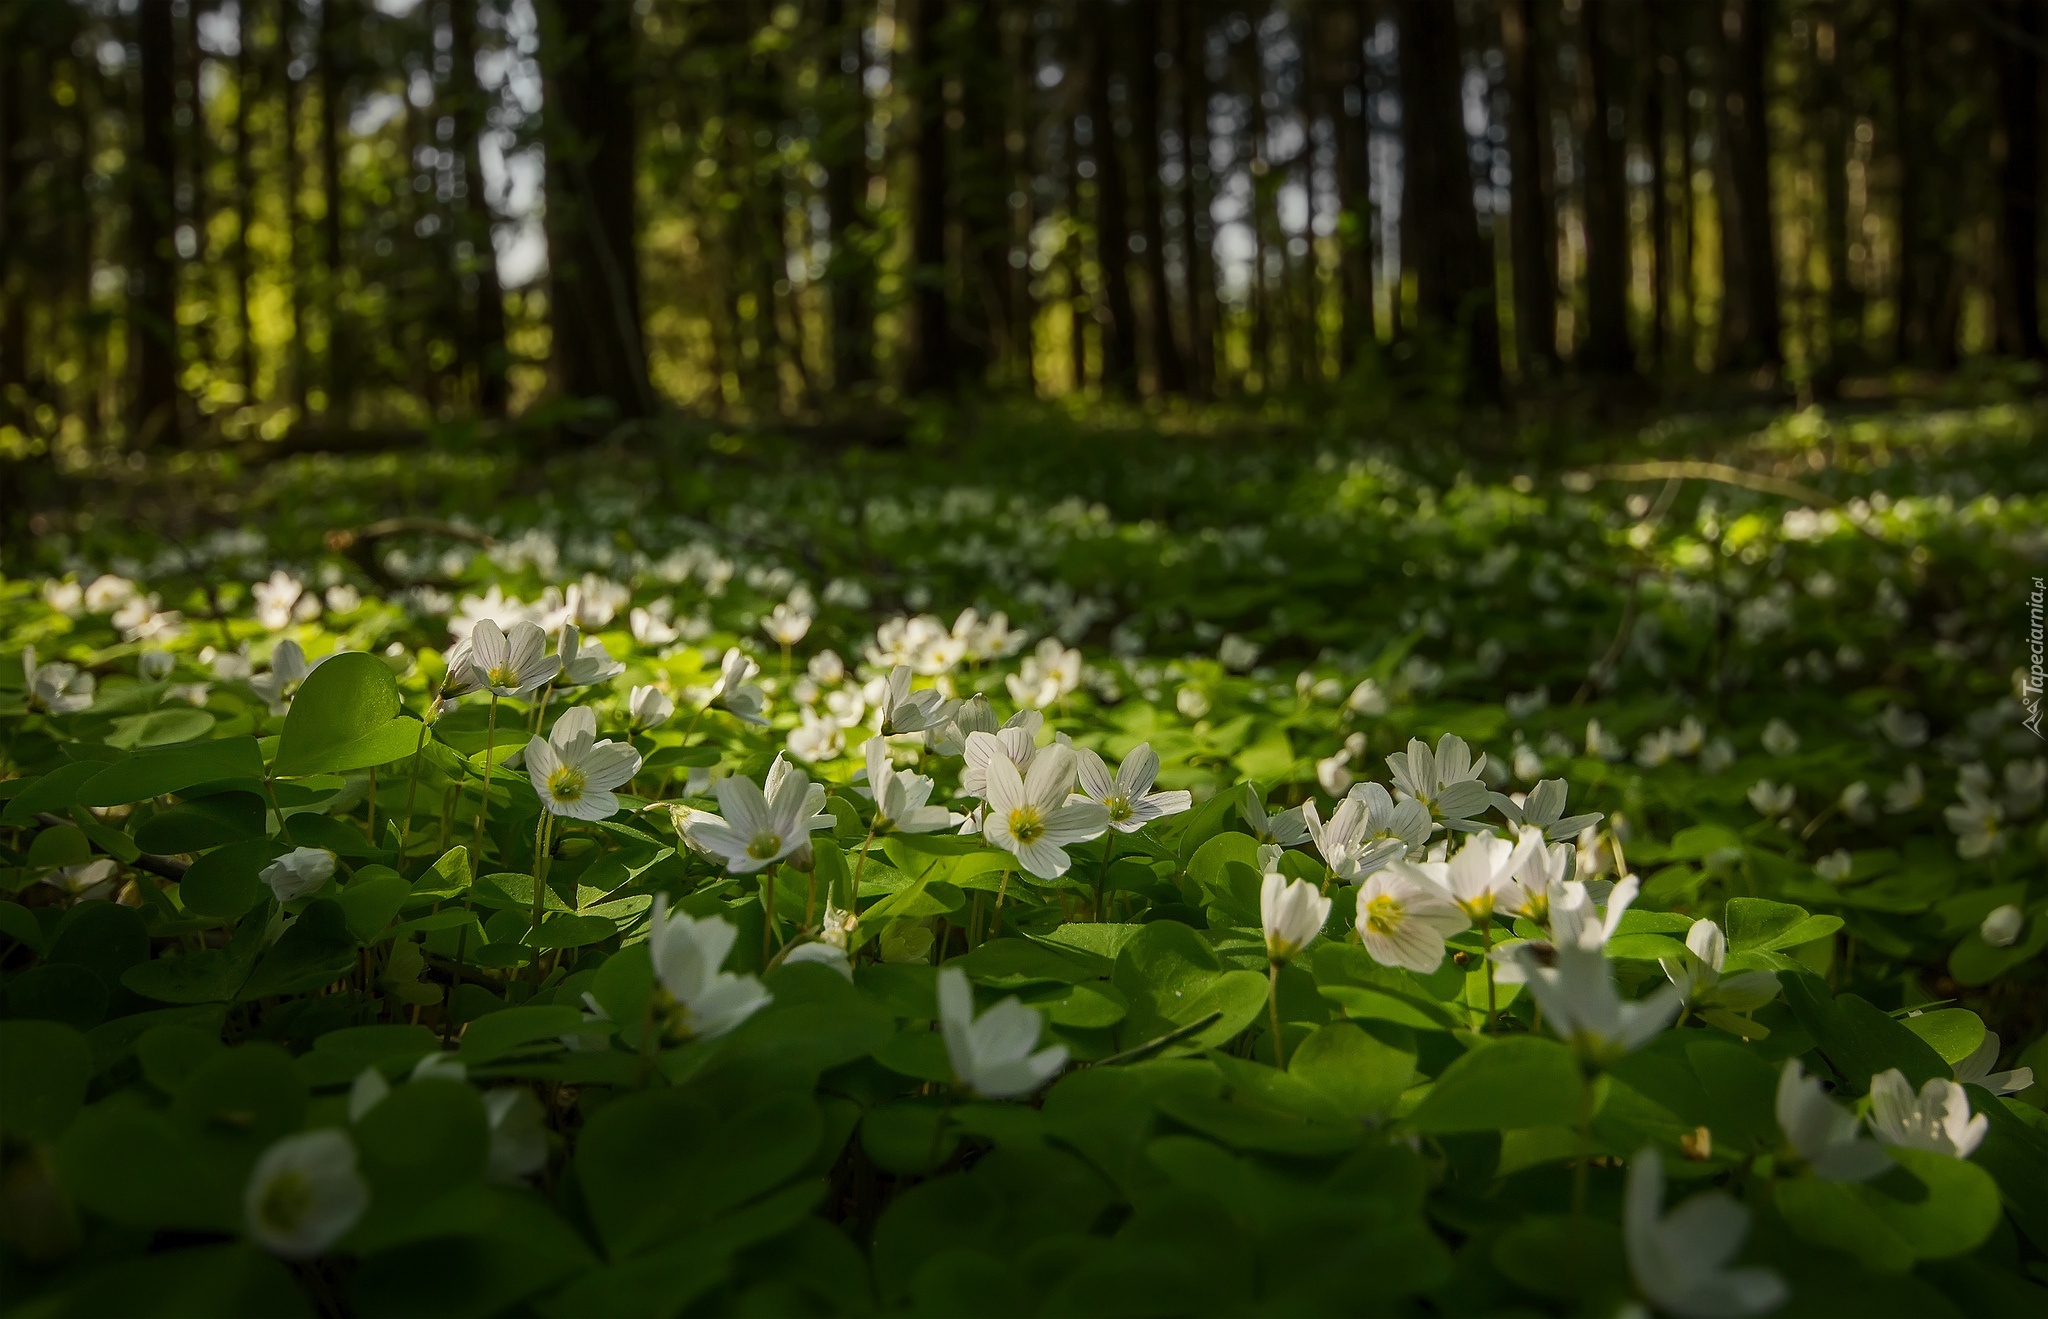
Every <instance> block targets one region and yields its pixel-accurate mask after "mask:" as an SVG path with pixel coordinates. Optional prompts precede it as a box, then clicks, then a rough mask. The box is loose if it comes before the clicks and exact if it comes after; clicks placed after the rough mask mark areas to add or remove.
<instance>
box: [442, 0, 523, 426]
mask: <svg viewBox="0 0 2048 1319" xmlns="http://www.w3.org/2000/svg"><path fill="white" fill-rule="evenodd" d="M476 3H477V0H448V30H449V37H450V42H449V45H450V50H449V58H450V69H449V75H448V99H449V110H450V113H451V115H452V116H453V118H454V120H455V140H456V141H457V142H459V143H460V144H461V148H462V209H461V212H460V214H461V230H460V234H461V240H462V241H463V242H466V243H468V244H469V249H470V255H469V257H468V258H467V260H466V262H465V264H464V272H463V273H464V276H465V279H464V283H466V284H472V283H473V285H474V287H473V288H472V289H471V291H470V296H471V298H472V300H473V307H474V310H473V311H472V312H471V314H470V321H469V325H468V327H467V328H468V331H469V332H468V334H466V335H465V336H464V338H465V340H466V343H465V352H464V356H465V357H466V358H467V359H468V363H469V367H470V370H471V371H473V372H474V373H475V376H476V403H477V408H478V410H479V411H481V412H482V413H483V414H484V415H485V416H487V417H502V416H504V415H505V405H506V403H507V401H508V396H509V389H508V386H507V384H506V379H505V370H506V366H507V365H508V358H507V354H506V351H505V290H504V288H503V287H502V286H501V285H500V284H499V283H498V247H497V243H496V241H495V240H494V239H493V237H492V233H493V224H492V216H491V204H490V198H489V197H488V196H487V195H486V193H485V188H484V161H483V132H484V122H485V113H484V111H485V103H484V93H483V89H482V88H480V87H479V86H478V85H477V80H476V55H477V51H476Z"/></svg>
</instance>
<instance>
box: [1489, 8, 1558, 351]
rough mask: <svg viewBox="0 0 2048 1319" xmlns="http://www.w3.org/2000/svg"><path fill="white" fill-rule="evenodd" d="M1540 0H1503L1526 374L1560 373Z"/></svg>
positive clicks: (1519, 324) (1520, 337) (1518, 332)
mask: <svg viewBox="0 0 2048 1319" xmlns="http://www.w3.org/2000/svg"><path fill="white" fill-rule="evenodd" d="M1536 23H1537V18H1536V0H1503V3H1502V5H1501V11H1500V28H1501V45H1502V47H1503V51H1502V53H1503V54H1504V55H1505V56H1506V60H1507V77H1508V125H1507V127H1508V160H1509V163H1510V169H1511V173H1510V175H1509V178H1508V188H1509V212H1508V222H1509V225H1510V227H1511V235H1510V236H1511V237H1512V239H1513V243H1512V247H1513V253H1514V255H1513V260H1512V262H1511V267H1510V268H1511V270H1512V272H1513V279H1514V295H1515V356H1516V360H1517V361H1519V362H1520V363H1521V369H1522V377H1523V379H1524V380H1529V379H1541V378H1542V377H1544V376H1546V375H1551V374H1555V372H1556V371H1557V230H1556V227H1555V226H1556V215H1555V211H1554V207H1555V204H1556V203H1555V201H1554V200H1553V198H1552V196H1551V191H1552V183H1553V180H1554V179H1555V177H1556V173H1555V170H1554V168H1553V166H1552V162H1551V156H1550V152H1549V151H1548V150H1547V149H1546V148H1547V147H1548V145H1549V133H1548V132H1547V131H1546V130H1547V129H1548V127H1549V122H1548V116H1549V111H1548V109H1547V108H1546V107H1545V103H1544V96H1543V92H1544V87H1543V72H1542V70H1543V43H1542V41H1541V39H1540V37H1539V34H1538V28H1537V26H1536Z"/></svg>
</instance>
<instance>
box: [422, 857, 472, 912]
mask: <svg viewBox="0 0 2048 1319" xmlns="http://www.w3.org/2000/svg"><path fill="white" fill-rule="evenodd" d="M470 878H471V877H470V873H469V849H468V848H467V847H463V846H460V845H457V846H455V847H451V848H449V849H448V850H447V851H445V852H443V853H442V854H441V856H440V858H439V859H438V860H436V861H435V862H434V864H433V865H432V866H430V867H429V868H428V869H427V872H426V873H425V874H423V875H421V876H420V877H419V878H418V879H416V880H414V881H413V882H412V898H411V900H410V902H409V903H408V905H418V904H419V903H422V902H441V901H444V900H446V899H448V898H454V897H460V896H461V895H462V894H463V892H465V891H466V890H467V889H468V888H469V885H470Z"/></svg>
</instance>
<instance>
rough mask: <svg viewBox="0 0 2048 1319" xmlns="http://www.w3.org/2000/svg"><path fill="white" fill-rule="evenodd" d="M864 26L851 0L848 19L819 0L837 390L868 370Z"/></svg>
mask: <svg viewBox="0 0 2048 1319" xmlns="http://www.w3.org/2000/svg"><path fill="white" fill-rule="evenodd" d="M864 27H865V19H864V15H863V11H862V9H861V8H860V5H859V3H858V0H856V5H855V8H854V10H853V13H852V15H851V17H849V15H848V12H847V6H846V0H826V5H825V31H826V40H827V47H826V48H827V50H828V51H831V50H833V47H834V45H835V44H836V47H837V52H836V55H835V56H834V58H835V60H836V67H835V68H833V69H832V70H831V71H830V76H829V77H828V78H827V79H826V89H827V96H828V99H827V107H828V110H827V112H828V113H829V114H830V115H831V116H832V122H831V124H830V126H828V128H827V129H826V142H827V144H828V150H827V153H826V156H827V158H826V162H825V169H826V174H825V211H826V213H827V215H828V216H830V223H831V226H832V257H831V261H830V264H829V265H828V266H827V267H826V283H827V286H828V289H829V292H830V296H831V300H832V384H833V387H834V388H835V389H840V390H846V389H851V388H853V387H854V386H856V385H860V384H864V383H866V382H867V381H870V380H872V379H874V374H875V350H874V342H873V340H874V329H873V324H874V313H873V312H872V311H871V310H870V302H869V299H868V276H867V258H866V255H865V253H864V252H863V250H862V247H861V243H862V228H861V225H860V219H859V217H860V208H861V203H862V201H863V199H864V197H865V195H866V193H867V179H868V171H867V128H868V98H867V91H866V88H865V84H864V78H865V76H866V73H867V47H866V43H864V42H863V41H862V40H861V33H862V30H863V28H864Z"/></svg>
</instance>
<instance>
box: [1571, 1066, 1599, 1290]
mask: <svg viewBox="0 0 2048 1319" xmlns="http://www.w3.org/2000/svg"><path fill="white" fill-rule="evenodd" d="M1599 1085H1600V1077H1599V1074H1598V1073H1597V1072H1587V1073H1586V1074H1585V1078H1584V1081H1583V1083H1582V1085H1581V1086H1580V1089H1579V1158H1578V1162H1577V1163H1576V1164H1575V1165H1574V1166H1573V1168H1572V1251H1571V1258H1570V1260H1569V1261H1567V1264H1568V1269H1567V1273H1566V1277H1567V1278H1568V1279H1569V1283H1570V1287H1571V1294H1572V1295H1574V1296H1577V1295H1578V1294H1579V1293H1580V1291H1581V1290H1582V1288H1583V1286H1584V1278H1585V1257H1586V1177H1587V1172H1588V1169H1589V1168H1590V1167H1591V1166H1592V1163H1593V1102H1594V1100H1595V1098H1596V1097H1597V1095H1598V1092H1599Z"/></svg>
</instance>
